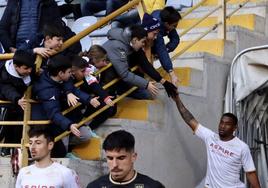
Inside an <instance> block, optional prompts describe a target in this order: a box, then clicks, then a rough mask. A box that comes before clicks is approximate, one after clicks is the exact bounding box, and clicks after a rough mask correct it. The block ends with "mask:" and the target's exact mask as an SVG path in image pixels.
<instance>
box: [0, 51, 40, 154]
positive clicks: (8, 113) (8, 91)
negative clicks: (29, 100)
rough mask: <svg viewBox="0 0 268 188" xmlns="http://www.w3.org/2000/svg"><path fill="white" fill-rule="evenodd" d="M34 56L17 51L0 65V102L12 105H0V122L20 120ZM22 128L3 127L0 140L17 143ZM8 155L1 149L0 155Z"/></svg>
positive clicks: (5, 150) (8, 151)
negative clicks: (3, 115) (0, 117)
mask: <svg viewBox="0 0 268 188" xmlns="http://www.w3.org/2000/svg"><path fill="white" fill-rule="evenodd" d="M34 62H35V56H34V55H32V54H29V53H27V52H26V51H22V50H17V51H16V52H15V54H14V57H13V59H12V60H10V61H6V62H1V63H0V88H1V89H0V100H8V101H11V103H12V104H1V108H2V109H4V110H5V117H4V118H2V120H5V121H8V120H13V121H14V120H22V117H23V110H25V107H26V100H25V97H24V92H25V91H26V89H27V87H28V86H29V85H30V84H31V81H32V75H31V73H32V70H33V67H34ZM21 133H22V126H4V127H3V129H2V131H1V134H0V140H2V139H3V137H5V141H4V143H19V142H20V140H21ZM8 154H10V150H9V149H8V148H4V149H2V152H1V155H8Z"/></svg>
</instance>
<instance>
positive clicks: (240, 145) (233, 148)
mask: <svg viewBox="0 0 268 188" xmlns="http://www.w3.org/2000/svg"><path fill="white" fill-rule="evenodd" d="M173 100H174V101H175V102H176V105H177V108H178V110H179V112H180V114H181V116H182V118H183V119H184V121H185V122H186V123H187V124H188V125H189V127H190V128H191V129H192V130H193V131H194V133H195V135H196V136H198V137H199V138H201V139H202V140H203V141H204V142H205V144H206V149H207V175H206V181H205V187H206V188H245V187H246V186H245V184H244V183H243V182H241V181H240V179H239V177H240V170H241V168H242V167H243V169H244V171H245V172H246V176H247V179H248V181H249V183H250V184H251V187H252V188H260V183H259V180H258V177H257V174H256V169H255V166H254V163H253V160H252V156H251V154H250V150H249V147H248V145H247V144H246V143H244V142H243V141H242V140H240V139H239V138H237V137H235V136H234V135H233V133H234V131H235V130H236V128H237V117H236V116H235V115H234V114H232V113H225V114H223V115H222V117H221V120H220V123H219V127H218V134H217V133H215V132H213V131H211V130H210V129H208V128H206V127H204V126H202V125H201V124H200V123H198V121H197V120H196V119H195V118H194V117H193V115H192V114H191V113H190V112H189V111H188V110H187V109H186V108H185V106H184V105H183V103H182V101H181V100H180V97H179V94H178V95H177V97H176V98H173Z"/></svg>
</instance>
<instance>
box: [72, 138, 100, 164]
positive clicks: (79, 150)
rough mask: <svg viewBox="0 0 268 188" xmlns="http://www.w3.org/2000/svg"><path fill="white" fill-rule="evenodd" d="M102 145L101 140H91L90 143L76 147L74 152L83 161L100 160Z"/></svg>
mask: <svg viewBox="0 0 268 188" xmlns="http://www.w3.org/2000/svg"><path fill="white" fill-rule="evenodd" d="M101 144H102V143H101V138H91V139H90V140H89V141H88V142H85V143H82V144H79V145H76V146H74V148H73V150H72V152H73V153H74V154H75V155H77V156H78V157H79V158H81V159H83V160H100V159H101Z"/></svg>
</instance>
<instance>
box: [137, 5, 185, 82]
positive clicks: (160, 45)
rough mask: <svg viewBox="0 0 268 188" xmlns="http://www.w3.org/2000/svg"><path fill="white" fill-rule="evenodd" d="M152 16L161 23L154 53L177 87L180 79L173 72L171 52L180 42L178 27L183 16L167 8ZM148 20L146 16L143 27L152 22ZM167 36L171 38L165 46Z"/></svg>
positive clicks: (173, 9)
mask: <svg viewBox="0 0 268 188" xmlns="http://www.w3.org/2000/svg"><path fill="white" fill-rule="evenodd" d="M151 15H152V16H153V17H154V18H156V19H158V20H159V21H160V32H159V33H158V35H157V37H156V39H154V40H153V46H152V52H153V54H155V55H156V56H157V58H159V60H160V63H161V65H162V67H163V69H164V70H165V71H166V72H167V73H168V74H169V76H170V79H171V82H172V83H173V84H174V85H177V84H178V78H177V76H176V74H175V72H174V70H173V65H172V61H171V59H170V57H169V52H172V51H174V50H175V49H176V47H177V46H178V44H179V42H180V37H179V35H178V33H177V31H176V27H177V25H178V22H179V21H180V19H181V15H180V13H179V12H178V11H177V10H176V9H175V8H173V7H165V8H164V9H162V10H155V11H154V12H152V14H151ZM148 18H149V17H148V15H146V14H145V15H144V18H143V21H142V24H143V25H146V22H147V21H148V20H150V18H149V19H148ZM145 28H146V27H145ZM165 36H167V37H168V38H169V42H168V43H167V44H165V41H164V37H165Z"/></svg>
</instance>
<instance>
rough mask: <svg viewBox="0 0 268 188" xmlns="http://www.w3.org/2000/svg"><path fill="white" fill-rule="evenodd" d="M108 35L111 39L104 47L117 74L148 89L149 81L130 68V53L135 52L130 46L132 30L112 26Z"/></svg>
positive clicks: (124, 79) (133, 83)
mask: <svg viewBox="0 0 268 188" xmlns="http://www.w3.org/2000/svg"><path fill="white" fill-rule="evenodd" d="M107 37H108V39H109V40H108V41H107V42H105V43H104V44H103V48H104V49H105V50H106V51H107V55H108V58H109V59H110V61H111V63H112V64H113V67H114V69H115V71H116V72H117V74H118V75H119V76H120V77H121V78H122V79H123V81H125V82H127V83H129V84H131V85H135V86H138V87H139V88H144V89H146V88H147V85H148V83H149V82H148V81H147V80H145V79H144V78H142V77H140V76H138V75H136V74H134V73H132V72H130V69H129V65H128V55H129V54H131V53H132V52H133V49H132V47H131V46H130V40H131V39H130V37H131V34H130V31H129V30H128V29H124V30H123V29H121V28H112V29H110V30H109V31H108V34H107Z"/></svg>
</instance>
